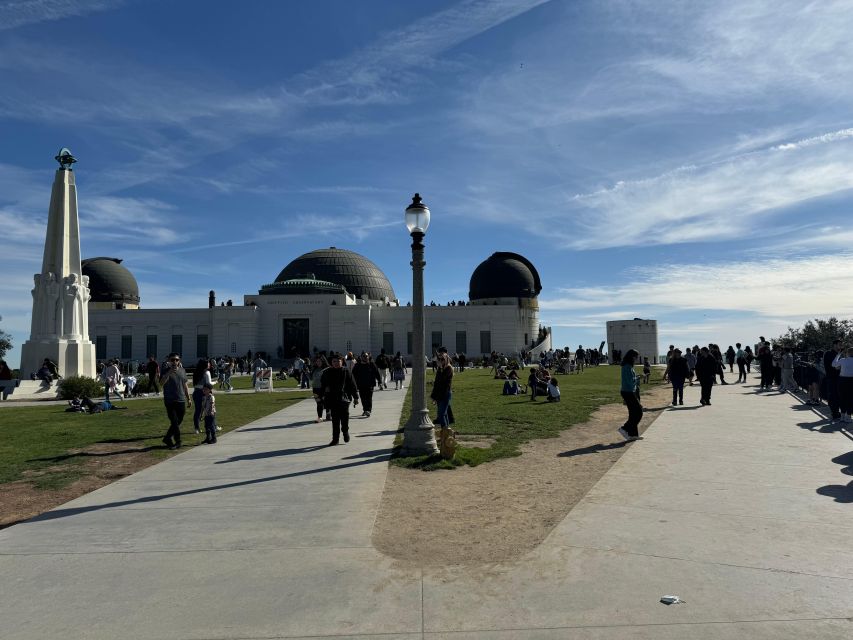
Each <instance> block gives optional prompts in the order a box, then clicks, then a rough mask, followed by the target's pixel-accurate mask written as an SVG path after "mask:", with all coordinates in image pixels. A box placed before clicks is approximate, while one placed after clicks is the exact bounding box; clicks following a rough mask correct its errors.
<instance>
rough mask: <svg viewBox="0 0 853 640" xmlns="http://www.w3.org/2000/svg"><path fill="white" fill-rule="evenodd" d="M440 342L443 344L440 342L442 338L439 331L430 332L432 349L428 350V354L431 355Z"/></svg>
mask: <svg viewBox="0 0 853 640" xmlns="http://www.w3.org/2000/svg"><path fill="white" fill-rule="evenodd" d="M442 342H443V340H442V336H441V331H433V332H432V344H431V345H430V346H431V347H432V348H431V349H430V353H433V352H434V351H436V350H437V349H438V348H439V347H440V346H441V343H442Z"/></svg>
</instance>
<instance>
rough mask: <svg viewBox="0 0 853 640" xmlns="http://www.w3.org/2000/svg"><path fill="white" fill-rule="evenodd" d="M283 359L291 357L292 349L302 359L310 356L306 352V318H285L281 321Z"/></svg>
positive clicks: (307, 351) (308, 352)
mask: <svg viewBox="0 0 853 640" xmlns="http://www.w3.org/2000/svg"><path fill="white" fill-rule="evenodd" d="M282 322H283V325H284V326H283V328H284V330H283V332H282V335H283V336H284V339H283V341H282V342H283V344H282V346H283V347H284V357H285V358H290V357H292V356H293V350H294V348H295V349H296V351H297V352H298V353H299V355H300V356H302V357H307V356H310V355H311V353H310V351H309V350H308V326H309V324H308V318H285V319H284V320H283V321H282Z"/></svg>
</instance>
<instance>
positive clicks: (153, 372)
mask: <svg viewBox="0 0 853 640" xmlns="http://www.w3.org/2000/svg"><path fill="white" fill-rule="evenodd" d="M145 373H147V374H148V391H149V393H154V394H155V395H158V396H159V395H160V364H159V363H158V362H157V358H155V357H154V356H153V355H150V356H148V362H146V363H145Z"/></svg>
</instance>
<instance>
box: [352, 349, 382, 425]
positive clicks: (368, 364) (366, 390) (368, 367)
mask: <svg viewBox="0 0 853 640" xmlns="http://www.w3.org/2000/svg"><path fill="white" fill-rule="evenodd" d="M352 377H353V378H354V379H355V386H356V387H358V395H359V396H360V397H361V406H362V408H363V409H364V412H363V413H362V414H361V415H362V416H363V417H365V418H369V417H370V412H371V411H373V387H374V385H375V384H376V383H379V388H380V389H381V388H382V374H381V373H379V367H377V366H376V363H375V362H373V360H372V359H371V358H370V355H369V354H368V353H362V354H361V356H360V357H359V359H358V362H356V363H355V365H354V366H353V368H352Z"/></svg>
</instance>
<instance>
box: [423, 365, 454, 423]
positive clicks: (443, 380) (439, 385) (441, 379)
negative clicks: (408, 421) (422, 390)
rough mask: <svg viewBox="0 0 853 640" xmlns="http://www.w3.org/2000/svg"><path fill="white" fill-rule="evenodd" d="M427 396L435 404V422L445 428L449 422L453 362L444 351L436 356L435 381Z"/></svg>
mask: <svg viewBox="0 0 853 640" xmlns="http://www.w3.org/2000/svg"><path fill="white" fill-rule="evenodd" d="M429 397H430V398H432V401H433V402H435V406H436V417H435V423H436V424H437V425H439V426H441V427H442V428H445V429H446V428H447V427H449V426H450V424H451V419H450V416H451V415H452V414H451V413H450V401H451V399H452V398H453V363H452V362H450V357H449V356H448V355H447V353H446V352H445V353H439V354H438V355H437V357H436V370H435V381H434V382H433V385H432V392H431V393H430V395H429Z"/></svg>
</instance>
